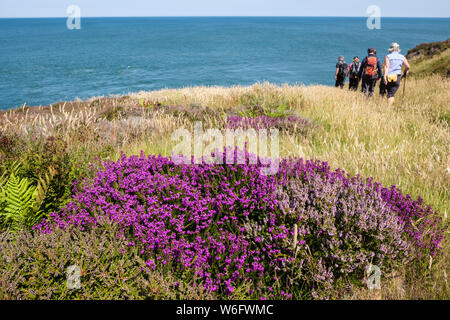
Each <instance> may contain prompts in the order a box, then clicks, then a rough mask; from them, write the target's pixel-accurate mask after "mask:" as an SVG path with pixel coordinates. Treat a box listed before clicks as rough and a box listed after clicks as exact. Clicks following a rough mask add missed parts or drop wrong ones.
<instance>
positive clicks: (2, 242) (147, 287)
mask: <svg viewBox="0 0 450 320" xmlns="http://www.w3.org/2000/svg"><path fill="white" fill-rule="evenodd" d="M119 230H120V228H119V225H118V224H112V223H111V221H107V220H106V221H102V222H100V221H99V224H98V226H97V227H96V228H91V229H90V230H89V231H88V232H84V231H81V230H73V232H65V231H63V230H55V232H53V233H51V234H40V233H38V234H32V233H30V232H29V231H26V230H24V231H20V232H19V233H15V234H13V233H7V232H5V233H2V234H0V254H1V256H2V259H0V299H6V300H11V299H181V298H183V299H210V298H213V297H212V296H211V294H208V293H207V292H205V291H204V289H203V287H202V286H198V285H197V286H195V283H192V284H189V283H186V282H184V281H182V279H176V278H174V277H173V276H172V275H171V274H163V273H162V272H160V271H152V270H150V268H149V267H148V266H146V264H145V261H144V260H142V259H141V257H140V249H139V248H138V247H129V246H127V241H126V240H125V239H124V238H123V237H118V234H119ZM72 265H76V266H78V267H79V268H80V269H81V278H80V280H81V281H80V284H81V287H80V288H79V289H69V288H68V287H67V268H68V267H69V266H72Z"/></svg>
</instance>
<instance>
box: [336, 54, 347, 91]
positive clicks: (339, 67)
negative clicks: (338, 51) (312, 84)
mask: <svg viewBox="0 0 450 320" xmlns="http://www.w3.org/2000/svg"><path fill="white" fill-rule="evenodd" d="M347 69H348V65H347V63H346V62H345V61H344V57H343V56H340V57H339V58H338V62H337V63H336V73H335V74H334V80H336V83H335V87H336V88H337V87H341V89H342V88H344V84H345V78H346V77H347Z"/></svg>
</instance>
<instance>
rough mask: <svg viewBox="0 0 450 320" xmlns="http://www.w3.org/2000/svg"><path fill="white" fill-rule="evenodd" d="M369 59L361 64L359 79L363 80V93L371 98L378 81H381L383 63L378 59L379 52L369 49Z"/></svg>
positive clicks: (365, 59) (366, 58)
mask: <svg viewBox="0 0 450 320" xmlns="http://www.w3.org/2000/svg"><path fill="white" fill-rule="evenodd" d="M367 53H368V55H367V57H365V58H364V60H363V61H362V63H361V67H360V69H359V75H358V76H359V78H360V79H362V92H363V93H365V94H366V95H367V96H369V97H371V96H372V95H373V92H374V90H375V85H376V84H377V80H378V79H381V70H382V68H381V62H380V59H378V57H377V50H376V49H375V48H369V49H368V50H367Z"/></svg>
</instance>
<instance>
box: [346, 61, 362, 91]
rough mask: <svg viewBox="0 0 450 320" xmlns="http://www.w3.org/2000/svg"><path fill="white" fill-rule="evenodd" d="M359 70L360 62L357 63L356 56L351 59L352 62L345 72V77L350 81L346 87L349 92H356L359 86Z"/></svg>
mask: <svg viewBox="0 0 450 320" xmlns="http://www.w3.org/2000/svg"><path fill="white" fill-rule="evenodd" d="M360 68H361V62H359V58H358V57H357V56H356V57H354V58H353V62H352V63H350V65H349V66H348V70H347V76H348V78H349V80H350V83H349V85H348V89H349V90H353V91H357V90H358V86H359V76H358V75H359V70H360Z"/></svg>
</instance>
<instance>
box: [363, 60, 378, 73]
mask: <svg viewBox="0 0 450 320" xmlns="http://www.w3.org/2000/svg"><path fill="white" fill-rule="evenodd" d="M377 63H378V60H377V57H367V63H366V67H365V68H364V73H365V74H366V75H367V76H376V75H377V74H378V67H377Z"/></svg>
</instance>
